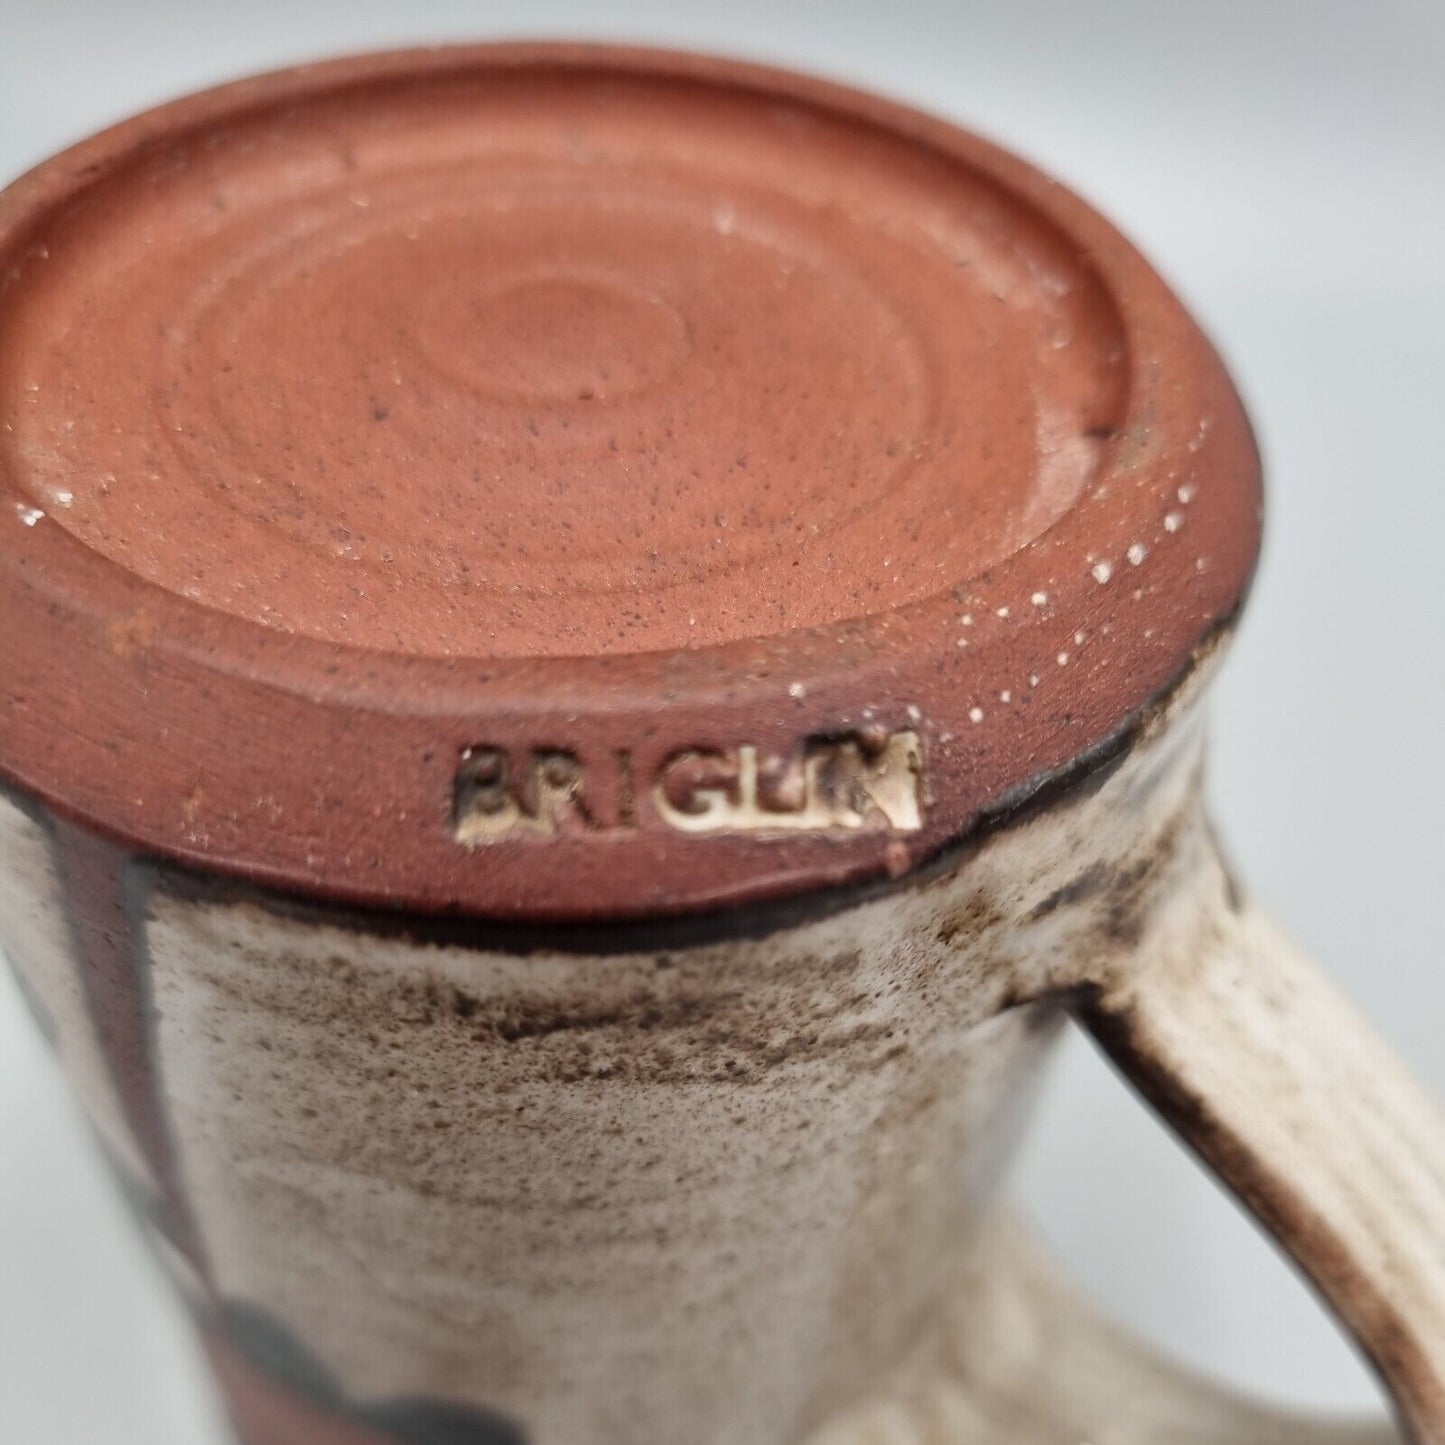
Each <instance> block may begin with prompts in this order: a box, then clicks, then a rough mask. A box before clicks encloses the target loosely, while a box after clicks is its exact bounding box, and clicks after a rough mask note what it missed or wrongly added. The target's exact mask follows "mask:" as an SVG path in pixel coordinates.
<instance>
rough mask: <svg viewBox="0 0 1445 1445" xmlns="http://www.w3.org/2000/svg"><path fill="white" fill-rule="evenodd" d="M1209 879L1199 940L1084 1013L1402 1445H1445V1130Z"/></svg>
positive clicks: (1269, 933)
mask: <svg viewBox="0 0 1445 1445" xmlns="http://www.w3.org/2000/svg"><path fill="white" fill-rule="evenodd" d="M1210 864H1211V865H1212V866H1213V867H1214V868H1215V869H1217V870H1218V872H1217V877H1218V878H1219V879H1221V880H1223V886H1221V887H1219V888H1218V889H1217V891H1212V892H1211V901H1210V903H1209V904H1208V905H1207V907H1206V909H1205V912H1204V915H1203V918H1202V922H1203V925H1204V926H1203V927H1202V928H1198V929H1193V928H1191V929H1190V930H1188V932H1189V935H1191V937H1190V938H1189V940H1188V941H1187V942H1186V941H1182V940H1178V939H1172V940H1171V938H1170V937H1169V936H1168V935H1167V933H1166V934H1165V935H1164V936H1163V937H1162V938H1161V939H1160V940H1158V942H1157V947H1156V948H1154V949H1151V947H1150V941H1149V940H1145V942H1144V945H1143V948H1142V950H1141V953H1140V955H1139V957H1138V959H1137V960H1136V961H1135V962H1133V963H1132V964H1127V965H1124V966H1122V967H1119V968H1118V969H1117V970H1116V971H1115V972H1114V974H1113V976H1109V977H1103V978H1100V979H1096V980H1092V981H1090V982H1089V983H1088V984H1087V985H1086V986H1085V987H1084V989H1083V990H1082V992H1081V993H1080V994H1079V995H1078V996H1077V999H1076V1002H1075V1004H1074V1007H1073V1012H1074V1013H1075V1016H1076V1017H1077V1018H1078V1019H1079V1021H1080V1022H1081V1023H1082V1024H1083V1025H1084V1027H1085V1028H1086V1029H1088V1030H1089V1032H1090V1033H1091V1034H1092V1035H1093V1036H1094V1038H1095V1039H1096V1040H1097V1041H1098V1043H1099V1044H1100V1045H1101V1046H1102V1047H1103V1049H1104V1050H1105V1052H1106V1053H1108V1055H1109V1056H1110V1057H1111V1058H1112V1059H1113V1061H1114V1063H1115V1064H1116V1065H1117V1066H1118V1067H1119V1068H1120V1070H1121V1071H1122V1072H1123V1073H1124V1075H1125V1076H1126V1077H1127V1078H1128V1079H1129V1080H1130V1081H1131V1082H1132V1083H1133V1084H1134V1085H1135V1087H1136V1088H1137V1089H1138V1090H1139V1091H1140V1093H1142V1094H1143V1095H1144V1097H1145V1098H1146V1099H1147V1100H1148V1101H1149V1103H1150V1104H1151V1105H1152V1106H1153V1107H1154V1109H1155V1110H1156V1111H1157V1112H1158V1113H1159V1115H1160V1116H1161V1117H1162V1118H1163V1119H1164V1120H1165V1121H1166V1122H1167V1123H1168V1124H1169V1125H1170V1126H1171V1127H1172V1128H1173V1129H1174V1130H1175V1132H1177V1133H1178V1135H1179V1136H1180V1137H1181V1138H1182V1139H1183V1140H1184V1142H1185V1143H1186V1144H1188V1145H1189V1147H1190V1148H1191V1149H1193V1150H1194V1152H1195V1153H1196V1154H1198V1155H1199V1156H1200V1158H1201V1159H1202V1160H1203V1161H1204V1162H1205V1163H1206V1164H1207V1165H1208V1167H1209V1168H1210V1169H1211V1170H1212V1171H1213V1172H1214V1173H1215V1174H1216V1175H1217V1176H1218V1178H1219V1179H1220V1180H1221V1181H1222V1182H1223V1183H1224V1184H1225V1185H1226V1186H1227V1187H1228V1188H1229V1189H1231V1190H1232V1191H1233V1192H1234V1194H1235V1195H1236V1196H1237V1197H1238V1198H1239V1199H1240V1201H1241V1202H1242V1203H1243V1204H1244V1205H1245V1206H1246V1207H1247V1208H1248V1209H1249V1210H1250V1211H1251V1212H1252V1213H1253V1214H1254V1216H1255V1218H1256V1219H1257V1220H1258V1221H1259V1223H1260V1224H1261V1225H1263V1227H1264V1228H1265V1229H1266V1230H1267V1231H1268V1232H1269V1233H1270V1234H1271V1235H1272V1236H1273V1237H1274V1239H1275V1240H1276V1241H1277V1242H1278V1244H1279V1245H1280V1246H1281V1247H1282V1248H1283V1250H1284V1251H1285V1252H1286V1253H1287V1254H1288V1255H1289V1256H1290V1257H1291V1258H1292V1259H1293V1260H1294V1262H1295V1264H1296V1265H1297V1266H1298V1267H1299V1269H1300V1270H1301V1271H1302V1273H1303V1274H1304V1275H1305V1276H1306V1278H1307V1279H1309V1281H1310V1282H1311V1283H1312V1284H1313V1286H1314V1287H1315V1289H1316V1291H1317V1292H1318V1293H1319V1295H1320V1296H1321V1298H1322V1299H1323V1301H1324V1303H1325V1304H1326V1306H1327V1307H1328V1308H1329V1309H1330V1310H1331V1311H1332V1312H1333V1313H1334V1315H1335V1316H1336V1317H1337V1318H1338V1319H1339V1321H1340V1322H1341V1323H1342V1324H1343V1326H1344V1327H1345V1329H1346V1330H1347V1331H1348V1332H1349V1334H1350V1335H1351V1336H1353V1338H1354V1340H1355V1342H1356V1343H1357V1345H1358V1346H1359V1347H1360V1349H1361V1350H1362V1351H1363V1353H1364V1354H1365V1356H1366V1357H1367V1359H1368V1360H1369V1361H1370V1362H1371V1364H1372V1365H1373V1367H1374V1369H1375V1371H1376V1372H1377V1373H1378V1375H1379V1377H1380V1379H1381V1381H1382V1382H1383V1384H1384V1386H1385V1388H1386V1390H1387V1391H1388V1393H1389V1395H1390V1398H1391V1400H1392V1401H1393V1404H1394V1407H1395V1410H1396V1412H1397V1414H1398V1417H1399V1420H1400V1424H1401V1425H1402V1427H1403V1429H1404V1431H1405V1433H1406V1434H1407V1435H1408V1436H1409V1437H1410V1438H1411V1439H1413V1440H1414V1441H1415V1442H1416V1445H1445V1116H1442V1113H1441V1110H1440V1108H1439V1106H1438V1105H1437V1104H1436V1102H1435V1101H1434V1100H1433V1099H1432V1098H1431V1097H1429V1095H1427V1094H1426V1093H1425V1092H1424V1091H1423V1090H1422V1088H1421V1087H1420V1086H1419V1085H1418V1084H1417V1083H1416V1082H1415V1080H1414V1079H1413V1078H1412V1077H1411V1076H1410V1074H1409V1072H1408V1071H1407V1070H1406V1069H1405V1068H1404V1066H1403V1065H1402V1064H1401V1063H1400V1062H1399V1060H1398V1059H1397V1058H1396V1057H1395V1056H1394V1054H1393V1053H1392V1051H1391V1050H1390V1049H1389V1048H1388V1047H1387V1046H1386V1044H1385V1043H1384V1042H1383V1041H1382V1040H1381V1039H1380V1038H1379V1037H1378V1036H1377V1035H1376V1034H1375V1032H1374V1030H1373V1029H1372V1028H1371V1027H1370V1026H1369V1025H1368V1024H1367V1023H1366V1022H1365V1020H1364V1019H1363V1018H1362V1017H1361V1016H1360V1015H1359V1013H1358V1012H1357V1011H1356V1010H1355V1009H1354V1007H1353V1006H1352V1005H1351V1004H1350V1003H1349V1002H1348V1001H1347V1000H1346V999H1345V998H1344V997H1343V996H1342V995H1341V994H1340V993H1339V992H1338V991H1337V990H1336V989H1335V987H1334V986H1333V985H1332V984H1331V983H1330V982H1329V981H1328V979H1326V978H1325V976H1324V975H1323V974H1322V973H1321V972H1320V970H1319V969H1318V968H1317V967H1316V965H1315V964H1313V963H1312V962H1311V961H1310V960H1309V959H1308V958H1306V957H1305V956H1304V955H1303V954H1302V953H1301V952H1300V951H1299V949H1298V948H1297V947H1295V946H1294V945H1293V944H1292V943H1291V942H1290V941H1289V939H1287V938H1286V937H1285V935H1284V934H1283V933H1282V932H1281V931H1280V930H1279V929H1278V928H1276V927H1275V926H1274V925H1273V924H1272V923H1271V922H1270V921H1269V919H1268V918H1267V917H1265V915H1264V914H1263V913H1261V912H1260V910H1259V909H1258V908H1257V907H1256V906H1255V905H1254V904H1253V903H1251V902H1249V901H1248V900H1246V899H1243V898H1241V897H1239V896H1238V894H1237V890H1235V889H1234V888H1233V887H1232V886H1230V885H1229V883H1228V881H1227V879H1228V875H1227V872H1226V871H1225V869H1224V867H1223V864H1222V861H1221V860H1220V859H1219V858H1218V856H1217V853H1215V854H1214V856H1213V857H1212V858H1211V859H1210ZM1201 940H1202V943H1201ZM1273 1418H1274V1426H1273V1432H1272V1433H1273V1434H1275V1435H1277V1434H1278V1433H1279V1432H1280V1431H1281V1430H1283V1431H1285V1433H1286V1435H1287V1436H1289V1437H1290V1438H1293V1437H1294V1436H1295V1434H1296V1433H1297V1431H1296V1428H1295V1425H1291V1424H1290V1422H1286V1421H1285V1420H1283V1419H1281V1418H1280V1417H1273ZM1259 1423H1261V1422H1255V1425H1256V1428H1255V1429H1252V1430H1251V1432H1250V1433H1251V1434H1256V1433H1258V1429H1257V1426H1258V1424H1259ZM1295 1424H1296V1425H1297V1422H1295ZM1212 1433H1214V1432H1211V1434H1212ZM1377 1436H1378V1432H1368V1431H1366V1432H1364V1436H1362V1435H1361V1433H1360V1432H1358V1431H1357V1432H1355V1434H1354V1435H1353V1436H1351V1437H1350V1438H1376V1437H1377ZM1080 1438H1083V1437H1080Z"/></svg>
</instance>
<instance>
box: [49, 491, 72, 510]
mask: <svg viewBox="0 0 1445 1445" xmlns="http://www.w3.org/2000/svg"><path fill="white" fill-rule="evenodd" d="M50 500H51V501H52V502H54V503H55V505H56V506H57V507H68V506H70V504H71V503H72V502H74V501H75V493H74V492H69V491H66V490H65V489H64V488H61V489H59V490H58V491H54V492H51V494H50Z"/></svg>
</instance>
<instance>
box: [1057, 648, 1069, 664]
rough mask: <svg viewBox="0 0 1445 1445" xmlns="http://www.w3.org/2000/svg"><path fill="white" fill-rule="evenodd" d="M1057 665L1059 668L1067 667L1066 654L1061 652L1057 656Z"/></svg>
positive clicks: (1067, 655)
mask: <svg viewBox="0 0 1445 1445" xmlns="http://www.w3.org/2000/svg"><path fill="white" fill-rule="evenodd" d="M1058 664H1059V666H1060V667H1067V666H1068V665H1069V654H1068V653H1067V652H1061V653H1060V654H1059V656H1058Z"/></svg>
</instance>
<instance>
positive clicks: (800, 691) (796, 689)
mask: <svg viewBox="0 0 1445 1445" xmlns="http://www.w3.org/2000/svg"><path fill="white" fill-rule="evenodd" d="M807 693H808V689H807V688H806V687H804V686H803V684H802V683H801V682H795V683H793V684H792V686H791V687H789V688H788V696H789V697H806V696H807Z"/></svg>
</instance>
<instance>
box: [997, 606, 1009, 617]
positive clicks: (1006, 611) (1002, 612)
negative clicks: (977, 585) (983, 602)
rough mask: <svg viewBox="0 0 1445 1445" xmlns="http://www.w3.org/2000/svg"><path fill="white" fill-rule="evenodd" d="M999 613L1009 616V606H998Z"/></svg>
mask: <svg viewBox="0 0 1445 1445" xmlns="http://www.w3.org/2000/svg"><path fill="white" fill-rule="evenodd" d="M998 615H999V616H1000V617H1007V616H1008V608H1007V607H1000V608H998Z"/></svg>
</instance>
